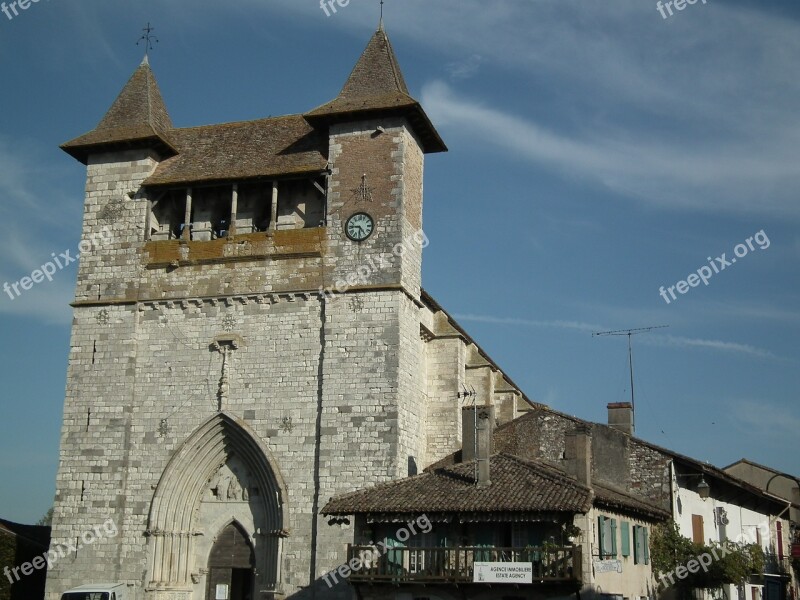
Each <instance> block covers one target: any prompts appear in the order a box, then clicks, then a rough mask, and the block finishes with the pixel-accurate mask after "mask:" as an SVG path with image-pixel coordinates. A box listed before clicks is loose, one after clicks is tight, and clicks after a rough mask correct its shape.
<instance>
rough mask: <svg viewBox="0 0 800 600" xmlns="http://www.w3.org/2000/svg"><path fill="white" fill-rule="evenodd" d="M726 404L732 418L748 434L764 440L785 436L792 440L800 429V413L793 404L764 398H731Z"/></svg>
mask: <svg viewBox="0 0 800 600" xmlns="http://www.w3.org/2000/svg"><path fill="white" fill-rule="evenodd" d="M728 406H729V407H730V411H731V413H730V414H731V417H732V418H733V420H734V421H735V422H737V423H738V425H739V426H740V427H741V428H742V429H743V430H744V431H747V433H748V435H754V436H759V437H763V438H764V439H765V440H776V439H779V438H781V437H782V436H786V437H787V439H790V440H793V439H796V437H797V432H798V431H800V415H798V414H797V412H796V408H795V407H794V406H790V405H778V404H776V403H774V402H770V401H769V400H767V399H765V398H761V399H758V400H733V401H731V402H730V403H729V404H728ZM792 411H794V413H793V412H792Z"/></svg>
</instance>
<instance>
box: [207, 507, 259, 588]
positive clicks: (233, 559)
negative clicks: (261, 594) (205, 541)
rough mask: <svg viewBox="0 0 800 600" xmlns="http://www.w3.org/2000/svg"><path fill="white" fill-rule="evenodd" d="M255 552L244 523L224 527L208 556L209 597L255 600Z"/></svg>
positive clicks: (234, 523)
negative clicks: (243, 525) (244, 528)
mask: <svg viewBox="0 0 800 600" xmlns="http://www.w3.org/2000/svg"><path fill="white" fill-rule="evenodd" d="M254 583H255V552H254V550H253V546H252V544H251V543H250V540H249V539H248V536H247V534H246V533H245V532H244V530H243V529H242V527H241V525H239V524H238V523H236V522H233V523H230V524H229V525H228V526H227V527H225V529H223V530H222V531H221V532H220V534H219V536H217V539H216V540H214V545H213V546H212V547H211V553H210V554H209V557H208V589H207V591H206V600H253V598H254V589H253V586H254Z"/></svg>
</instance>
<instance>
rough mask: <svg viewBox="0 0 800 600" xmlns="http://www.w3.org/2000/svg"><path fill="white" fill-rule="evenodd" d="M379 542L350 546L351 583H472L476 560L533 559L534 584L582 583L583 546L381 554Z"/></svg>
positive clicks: (392, 550)
mask: <svg viewBox="0 0 800 600" xmlns="http://www.w3.org/2000/svg"><path fill="white" fill-rule="evenodd" d="M379 553H380V550H378V548H377V547H376V546H353V545H350V546H348V548H347V560H348V563H349V562H350V561H351V560H352V559H354V558H357V559H359V561H360V563H361V567H360V568H358V569H354V570H353V572H352V573H351V574H350V577H349V579H350V581H351V582H352V583H363V582H368V583H376V582H390V583H471V582H472V581H473V573H474V564H475V563H476V562H510V563H531V565H532V568H533V584H534V585H535V584H542V583H580V581H581V548H580V546H569V547H565V548H552V547H548V548H538V547H527V548H486V547H463V546H462V547H439V548H407V547H400V546H398V547H394V548H390V549H388V550H387V551H386V552H385V553H383V554H382V555H380V556H378V554H379Z"/></svg>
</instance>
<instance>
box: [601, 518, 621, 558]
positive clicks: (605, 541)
mask: <svg viewBox="0 0 800 600" xmlns="http://www.w3.org/2000/svg"><path fill="white" fill-rule="evenodd" d="M597 545H598V553H599V555H600V558H601V559H602V558H616V556H617V520H616V519H610V518H609V517H604V516H602V515H601V516H599V517H597Z"/></svg>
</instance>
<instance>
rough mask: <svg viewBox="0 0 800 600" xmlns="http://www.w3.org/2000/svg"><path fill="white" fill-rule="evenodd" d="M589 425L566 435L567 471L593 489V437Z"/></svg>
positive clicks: (565, 457) (581, 425)
mask: <svg viewBox="0 0 800 600" xmlns="http://www.w3.org/2000/svg"><path fill="white" fill-rule="evenodd" d="M590 433H591V430H590V429H589V425H588V424H587V423H581V424H579V425H578V426H577V427H575V429H574V430H573V431H568V432H567V433H566V434H565V435H564V459H565V462H566V470H567V472H568V473H569V474H570V475H572V476H573V477H574V478H575V479H577V480H578V483H582V484H583V485H585V486H586V487H592V437H591V435H590Z"/></svg>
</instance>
